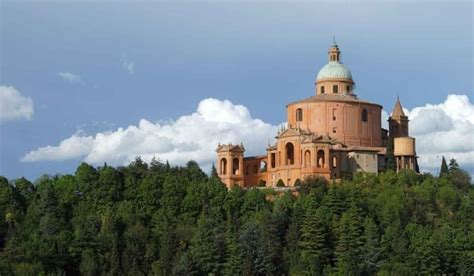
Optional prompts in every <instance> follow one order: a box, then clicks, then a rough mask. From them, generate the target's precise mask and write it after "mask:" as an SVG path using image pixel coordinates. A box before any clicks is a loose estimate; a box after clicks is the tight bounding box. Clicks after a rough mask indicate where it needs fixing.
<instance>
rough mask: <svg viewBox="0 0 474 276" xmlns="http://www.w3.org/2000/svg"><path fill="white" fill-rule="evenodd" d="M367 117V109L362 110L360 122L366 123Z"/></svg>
mask: <svg viewBox="0 0 474 276" xmlns="http://www.w3.org/2000/svg"><path fill="white" fill-rule="evenodd" d="M368 117H369V115H368V114H367V109H363V110H362V114H361V119H362V122H367V119H368Z"/></svg>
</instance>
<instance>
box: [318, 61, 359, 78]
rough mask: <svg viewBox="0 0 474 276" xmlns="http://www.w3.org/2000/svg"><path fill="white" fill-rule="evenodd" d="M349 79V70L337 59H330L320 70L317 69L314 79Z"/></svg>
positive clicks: (350, 74) (350, 75)
mask: <svg viewBox="0 0 474 276" xmlns="http://www.w3.org/2000/svg"><path fill="white" fill-rule="evenodd" d="M334 78H337V79H349V80H352V73H351V70H349V69H347V67H346V66H344V65H342V63H339V62H337V61H330V62H329V63H328V64H326V65H325V66H324V67H323V68H321V70H319V73H318V76H317V77H316V81H319V80H323V79H334Z"/></svg>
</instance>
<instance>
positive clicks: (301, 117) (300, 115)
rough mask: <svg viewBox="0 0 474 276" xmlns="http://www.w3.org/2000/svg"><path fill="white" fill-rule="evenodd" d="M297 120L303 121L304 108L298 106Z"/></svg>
mask: <svg viewBox="0 0 474 276" xmlns="http://www.w3.org/2000/svg"><path fill="white" fill-rule="evenodd" d="M296 121H297V122H301V121H303V109H301V108H298V109H297V110H296Z"/></svg>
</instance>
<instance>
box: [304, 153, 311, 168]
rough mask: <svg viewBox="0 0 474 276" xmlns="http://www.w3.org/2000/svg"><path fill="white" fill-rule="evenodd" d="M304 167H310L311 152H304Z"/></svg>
mask: <svg viewBox="0 0 474 276" xmlns="http://www.w3.org/2000/svg"><path fill="white" fill-rule="evenodd" d="M304 166H305V167H311V152H310V151H309V150H307V151H305V152H304Z"/></svg>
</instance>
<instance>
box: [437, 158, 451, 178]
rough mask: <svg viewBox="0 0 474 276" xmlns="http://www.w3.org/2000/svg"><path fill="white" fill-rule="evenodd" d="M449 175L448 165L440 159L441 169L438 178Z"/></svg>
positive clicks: (443, 159)
mask: <svg viewBox="0 0 474 276" xmlns="http://www.w3.org/2000/svg"><path fill="white" fill-rule="evenodd" d="M448 174H449V169H448V164H446V159H445V158H444V156H443V158H442V159H441V169H440V171H439V177H443V176H447V175H448Z"/></svg>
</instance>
